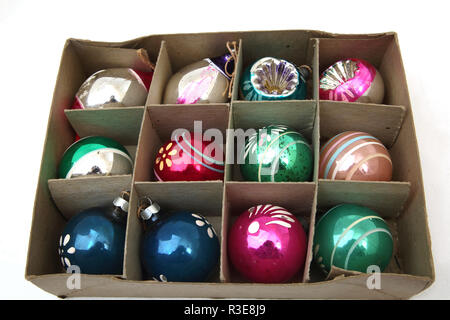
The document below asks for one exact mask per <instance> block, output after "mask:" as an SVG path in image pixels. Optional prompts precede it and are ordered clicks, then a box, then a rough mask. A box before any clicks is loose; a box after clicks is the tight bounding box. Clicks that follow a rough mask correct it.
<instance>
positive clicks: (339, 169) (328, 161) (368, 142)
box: [319, 131, 392, 181]
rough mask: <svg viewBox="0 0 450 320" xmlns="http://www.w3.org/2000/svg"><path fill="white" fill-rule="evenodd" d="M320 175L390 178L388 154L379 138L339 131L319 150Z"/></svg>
mask: <svg viewBox="0 0 450 320" xmlns="http://www.w3.org/2000/svg"><path fill="white" fill-rule="evenodd" d="M319 179H331V180H360V181H390V180H391V179H392V160H391V156H390V155H389V152H388V150H387V149H386V147H385V146H384V145H383V144H382V143H381V141H380V140H378V139H377V138H375V137H374V136H372V135H370V134H368V133H365V132H359V131H346V132H342V133H340V134H338V135H335V136H334V137H333V138H331V139H330V140H328V141H327V142H326V143H325V144H324V145H323V146H322V149H321V150H320V159H319Z"/></svg>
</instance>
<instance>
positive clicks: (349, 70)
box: [319, 59, 384, 103]
mask: <svg viewBox="0 0 450 320" xmlns="http://www.w3.org/2000/svg"><path fill="white" fill-rule="evenodd" d="M319 96H320V99H321V100H334V101H345V102H362V103H382V102H383V98H384V81H383V77H382V76H381V74H380V73H379V72H378V70H377V69H375V67H374V66H373V65H371V64H370V63H369V62H367V61H365V60H362V59H343V60H339V61H337V62H336V63H334V64H333V65H332V66H330V67H328V68H327V69H326V70H325V71H324V72H323V73H322V75H321V76H320V85H319Z"/></svg>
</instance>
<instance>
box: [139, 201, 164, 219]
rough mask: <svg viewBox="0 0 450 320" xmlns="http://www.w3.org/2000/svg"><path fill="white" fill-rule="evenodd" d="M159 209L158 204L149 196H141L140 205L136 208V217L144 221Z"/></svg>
mask: <svg viewBox="0 0 450 320" xmlns="http://www.w3.org/2000/svg"><path fill="white" fill-rule="evenodd" d="M160 210H161V207H160V206H159V204H157V203H156V202H154V201H153V200H152V199H150V197H143V198H142V199H141V200H140V205H139V208H138V211H137V213H138V218H140V219H142V220H144V221H146V220H149V219H150V218H151V217H152V216H153V215H154V214H156V213H158V212H159V211H160Z"/></svg>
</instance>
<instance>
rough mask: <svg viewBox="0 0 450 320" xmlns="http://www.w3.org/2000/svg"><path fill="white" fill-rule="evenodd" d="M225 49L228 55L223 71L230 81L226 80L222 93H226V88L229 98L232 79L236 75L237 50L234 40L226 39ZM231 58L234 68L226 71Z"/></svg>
mask: <svg viewBox="0 0 450 320" xmlns="http://www.w3.org/2000/svg"><path fill="white" fill-rule="evenodd" d="M227 49H228V51H229V52H230V57H229V58H228V59H227V62H226V63H225V67H224V69H225V73H226V74H227V76H229V77H230V81H229V82H228V85H227V87H226V88H225V91H224V92H223V95H225V94H226V93H227V90H228V98H231V91H232V89H233V84H234V79H235V76H236V65H237V52H238V47H237V44H236V41H231V42H230V41H227ZM231 60H233V61H234V70H233V72H232V73H229V72H228V63H229V62H230V61H231Z"/></svg>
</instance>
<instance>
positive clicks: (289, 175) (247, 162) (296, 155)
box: [239, 125, 314, 182]
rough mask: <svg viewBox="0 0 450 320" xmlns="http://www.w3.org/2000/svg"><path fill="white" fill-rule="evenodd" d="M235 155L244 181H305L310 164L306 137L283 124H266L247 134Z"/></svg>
mask: <svg viewBox="0 0 450 320" xmlns="http://www.w3.org/2000/svg"><path fill="white" fill-rule="evenodd" d="M239 157H240V158H239V161H240V162H239V163H240V165H239V167H240V171H241V174H242V177H243V178H244V180H246V181H258V182H301V181H308V180H310V179H311V175H312V171H313V166H314V164H313V152H312V147H311V145H310V144H309V142H308V140H306V138H305V137H304V136H303V135H302V134H301V133H299V132H298V131H296V130H295V129H293V128H290V127H287V126H284V125H269V126H266V127H263V128H261V129H259V130H257V131H256V132H255V133H254V134H252V135H250V136H249V137H247V138H246V140H245V146H244V147H243V148H242V149H241V151H240V153H239Z"/></svg>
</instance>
